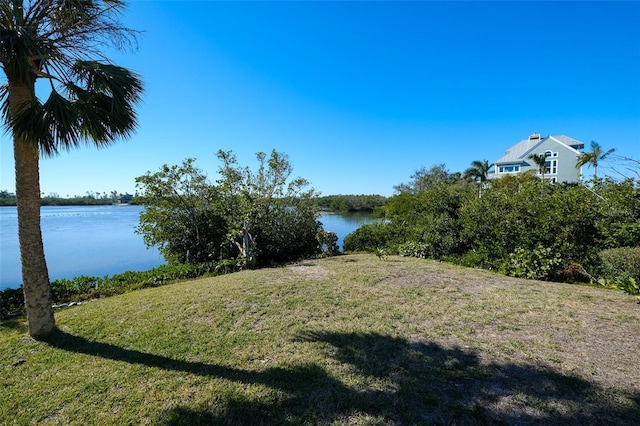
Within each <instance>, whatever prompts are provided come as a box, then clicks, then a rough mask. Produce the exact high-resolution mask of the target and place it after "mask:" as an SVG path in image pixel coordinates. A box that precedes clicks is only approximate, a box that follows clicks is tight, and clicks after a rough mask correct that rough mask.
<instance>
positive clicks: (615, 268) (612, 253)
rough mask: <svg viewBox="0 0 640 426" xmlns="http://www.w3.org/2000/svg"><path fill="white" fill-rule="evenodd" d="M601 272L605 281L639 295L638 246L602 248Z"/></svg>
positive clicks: (639, 257) (639, 255)
mask: <svg viewBox="0 0 640 426" xmlns="http://www.w3.org/2000/svg"><path fill="white" fill-rule="evenodd" d="M600 257H601V259H602V274H603V277H604V279H605V280H606V281H608V282H611V283H612V284H614V285H615V286H616V287H618V288H619V289H621V290H623V291H625V292H627V293H629V294H633V295H640V247H623V248H616V249H609V250H603V251H602V252H601V253H600Z"/></svg>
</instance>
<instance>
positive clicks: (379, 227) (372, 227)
mask: <svg viewBox="0 0 640 426" xmlns="http://www.w3.org/2000/svg"><path fill="white" fill-rule="evenodd" d="M393 231H394V229H393V228H392V227H391V226H390V224H388V223H385V222H373V223H368V224H365V225H362V226H360V227H359V228H358V229H356V230H355V231H353V232H352V233H350V234H348V235H347V236H345V238H344V244H343V245H344V249H345V251H373V250H374V249H375V248H377V247H388V246H389V244H390V242H391V241H394V240H396V239H397V237H396V236H394V235H393Z"/></svg>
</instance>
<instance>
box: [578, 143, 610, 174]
mask: <svg viewBox="0 0 640 426" xmlns="http://www.w3.org/2000/svg"><path fill="white" fill-rule="evenodd" d="M614 151H615V148H611V149H610V150H608V151H607V152H605V153H603V152H602V147H601V146H600V144H599V143H598V142H596V141H591V152H583V153H582V154H580V156H579V157H578V162H577V163H576V169H579V168H580V167H582V166H584V165H585V164H590V165H592V166H593V180H594V181H595V180H596V179H598V161H599V160H604V159H606V158H607V157H608V156H609V154H612V153H613V152H614Z"/></svg>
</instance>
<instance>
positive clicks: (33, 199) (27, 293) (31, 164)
mask: <svg viewBox="0 0 640 426" xmlns="http://www.w3.org/2000/svg"><path fill="white" fill-rule="evenodd" d="M31 93H32V91H31V90H30V88H29V84H28V83H10V84H9V108H10V112H11V115H12V117H13V116H15V114H16V113H17V112H19V110H20V108H21V105H23V104H24V103H25V102H29V101H30V100H31ZM13 150H14V159H15V167H16V201H17V206H18V239H19V241H20V263H21V266H22V289H23V292H24V303H25V308H26V311H27V322H28V324H29V334H30V335H31V337H33V338H42V337H45V336H47V335H48V334H50V333H51V332H52V331H53V330H54V328H55V320H54V318H53V309H52V307H51V287H50V284H49V271H48V269H47V263H46V261H45V258H44V246H43V244H42V231H41V228H40V170H39V164H38V148H37V145H36V143H35V142H32V141H27V140H24V139H23V138H22V137H20V136H16V135H15V134H14V136H13Z"/></svg>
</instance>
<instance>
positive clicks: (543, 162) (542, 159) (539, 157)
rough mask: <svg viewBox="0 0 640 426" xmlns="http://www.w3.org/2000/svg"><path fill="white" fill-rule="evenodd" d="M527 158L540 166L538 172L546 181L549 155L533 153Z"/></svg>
mask: <svg viewBox="0 0 640 426" xmlns="http://www.w3.org/2000/svg"><path fill="white" fill-rule="evenodd" d="M527 158H529V159H530V160H532V161H533V162H534V164H535V165H536V167H538V173H540V178H541V180H542V182H544V173H545V172H546V170H547V156H546V155H544V154H531V155H529V156H528V157H527Z"/></svg>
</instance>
